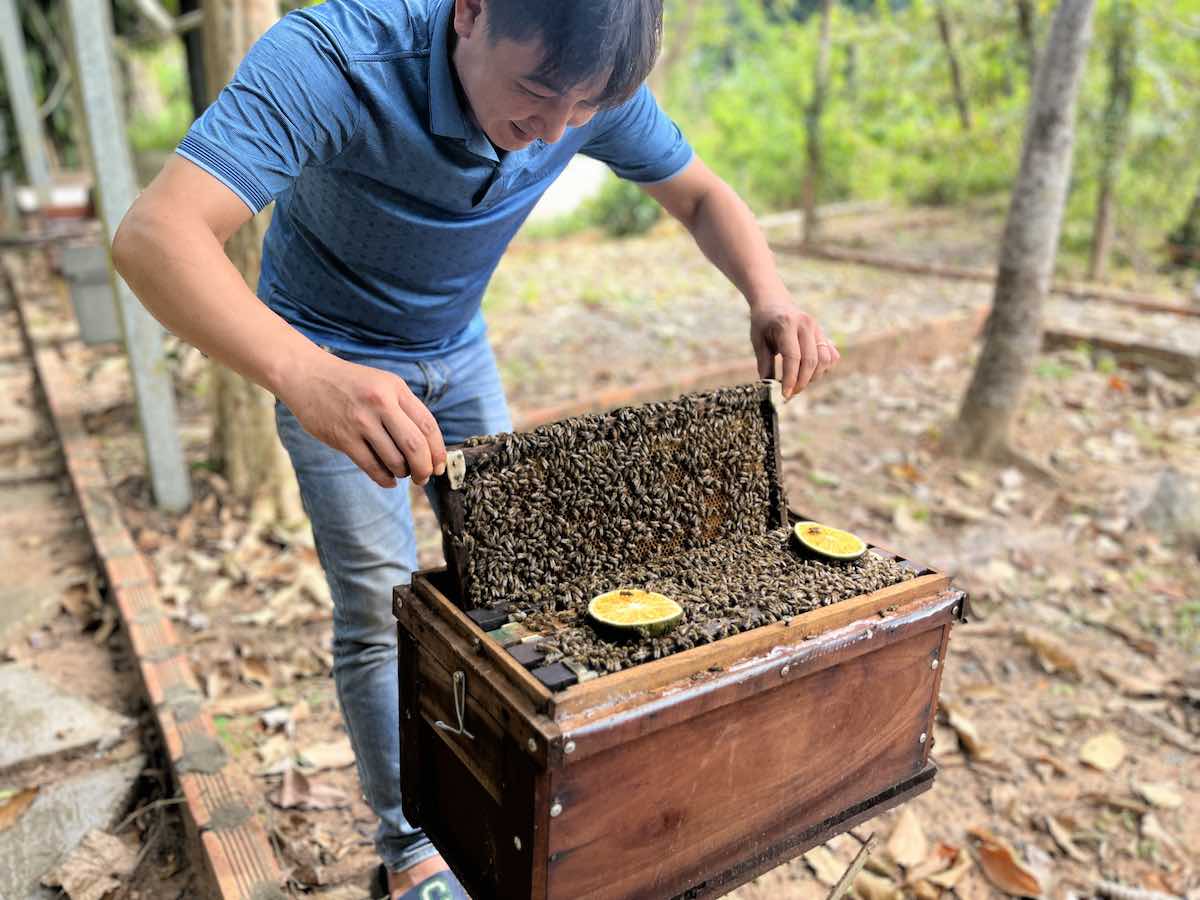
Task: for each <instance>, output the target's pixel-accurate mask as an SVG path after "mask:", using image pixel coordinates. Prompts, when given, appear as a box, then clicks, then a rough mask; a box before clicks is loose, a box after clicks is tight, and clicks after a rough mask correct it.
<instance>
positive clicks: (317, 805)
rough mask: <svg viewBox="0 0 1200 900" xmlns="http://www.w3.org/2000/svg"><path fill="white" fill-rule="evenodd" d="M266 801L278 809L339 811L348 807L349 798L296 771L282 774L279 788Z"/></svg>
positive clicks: (330, 786) (329, 786)
mask: <svg viewBox="0 0 1200 900" xmlns="http://www.w3.org/2000/svg"><path fill="white" fill-rule="evenodd" d="M268 799H270V801H271V802H272V803H274V804H275V805H276V806H278V807H279V808H280V809H307V810H318V809H341V808H343V807H346V806H349V805H350V798H349V797H347V796H346V793H345V792H344V791H342V790H340V789H339V788H336V787H334V786H333V785H329V784H322V783H321V782H318V781H313V780H312V779H310V778H308V777H307V776H305V775H304V773H302V772H300V771H299V770H298V769H288V770H287V771H286V772H284V773H283V781H282V782H281V783H280V785H279V788H278V789H277V790H275V791H273V792H271V794H270V795H268Z"/></svg>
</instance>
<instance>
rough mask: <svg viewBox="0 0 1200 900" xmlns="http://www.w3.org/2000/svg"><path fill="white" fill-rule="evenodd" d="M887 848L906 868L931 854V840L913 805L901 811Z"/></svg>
mask: <svg viewBox="0 0 1200 900" xmlns="http://www.w3.org/2000/svg"><path fill="white" fill-rule="evenodd" d="M887 850H888V852H889V853H890V854H891V855H892V859H894V860H895V861H896V862H898V863H899V864H900V865H902V866H904V867H905V868H906V869H907V868H911V867H912V866H915V865H917V864H918V863H920V862H924V860H925V857H926V856H928V855H929V841H928V840H927V839H926V837H925V832H924V830H922V828H921V822H920V820H919V819H918V818H917V814H916V813H915V812H914V811H913V809H912V807H910V806H906V807H904V809H902V810H901V811H900V815H899V816H898V817H897V819H896V825H895V827H894V828H893V829H892V835H891V837H889V838H888V842H887Z"/></svg>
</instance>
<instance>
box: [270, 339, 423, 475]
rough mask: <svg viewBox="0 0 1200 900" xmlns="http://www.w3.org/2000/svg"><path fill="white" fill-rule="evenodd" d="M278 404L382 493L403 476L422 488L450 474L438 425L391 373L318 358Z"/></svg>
mask: <svg viewBox="0 0 1200 900" xmlns="http://www.w3.org/2000/svg"><path fill="white" fill-rule="evenodd" d="M279 399H280V400H281V401H283V403H285V404H286V405H287V407H288V408H289V409H290V410H291V411H292V413H293V415H295V416H296V418H297V419H298V420H299V422H300V424H301V425H302V426H303V427H304V430H305V431H307V432H308V433H309V434H311V435H312V436H313V437H315V438H316V439H317V440H319V441H321V442H322V443H325V444H328V445H329V446H330V447H333V448H334V449H335V450H340V451H342V452H343V453H345V454H346V455H347V456H349V457H350V459H352V460H353V461H354V464H355V465H357V466H358V467H359V468H360V469H362V470H363V471H364V472H366V473H367V474H368V475H369V476H370V477H371V480H372V481H374V482H375V483H376V484H378V485H379V486H380V487H385V488H390V487H395V486H396V479H397V478H404V477H405V476H411V477H412V479H413V481H415V482H416V483H417V484H421V485H423V484H425V483H426V482H427V481H428V480H429V477H430V475H441V474H442V473H444V472H445V471H446V445H445V443H444V442H443V440H442V432H441V430H440V429H439V428H438V425H437V421H436V420H435V419H434V417H433V414H432V413H431V412H430V411H429V410H428V409H427V408H426V407H425V404H423V403H422V402H421V401H420V400H418V399H417V398H416V396H415V395H414V394H413V392H412V391H411V390H409V387H408V385H407V384H405V382H404V379H402V378H400V377H399V376H397V375H393V374H392V373H391V372H385V371H382V370H380V369H373V368H371V367H370V366H360V365H357V364H356V363H351V362H346V361H345V360H341V359H338V358H337V357H336V356H333V355H331V354H328V353H324V352H319V355H318V356H315V357H309V358H306V359H305V365H304V366H303V372H301V373H298V374H297V376H296V377H294V378H293V379H289V380H288V384H286V385H285V386H284V387H283V388H282V389H281V390H280V392H279Z"/></svg>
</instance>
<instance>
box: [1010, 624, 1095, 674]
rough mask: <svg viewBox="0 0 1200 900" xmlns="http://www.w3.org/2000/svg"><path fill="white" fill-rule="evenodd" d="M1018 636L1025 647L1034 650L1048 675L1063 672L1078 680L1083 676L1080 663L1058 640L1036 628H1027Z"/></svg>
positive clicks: (1019, 632)
mask: <svg viewBox="0 0 1200 900" xmlns="http://www.w3.org/2000/svg"><path fill="white" fill-rule="evenodd" d="M1017 634H1018V636H1019V637H1020V639H1021V641H1022V642H1023V643H1024V644H1025V646H1027V647H1029V648H1030V649H1031V650H1033V652H1034V655H1035V656H1036V657H1037V661H1038V663H1039V664H1040V665H1041V667H1042V669H1043V670H1044V671H1045V672H1046V673H1048V674H1050V675H1053V674H1055V673H1057V672H1063V673H1066V674H1068V675H1072V676H1074V677H1076V678H1078V677H1080V675H1081V674H1082V673H1081V670H1080V666H1079V662H1078V661H1077V660H1076V659H1075V657H1074V656H1073V655H1071V652H1070V651H1069V650H1068V649H1067V646H1066V644H1064V643H1063V642H1062V641H1060V640H1059V639H1058V638H1056V637H1054V636H1052V635H1050V634H1048V633H1047V632H1045V631H1042V630H1039V629H1036V628H1025V629H1022V630H1020V631H1018V632H1017Z"/></svg>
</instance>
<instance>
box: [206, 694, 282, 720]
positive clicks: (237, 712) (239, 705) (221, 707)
mask: <svg viewBox="0 0 1200 900" xmlns="http://www.w3.org/2000/svg"><path fill="white" fill-rule="evenodd" d="M273 706H275V694H274V693H273V692H272V691H268V690H260V691H253V692H252V693H249V694H238V695H236V696H232V697H222V698H221V699H220V700H215V701H213V702H212V703H210V704H209V706H208V711H209V712H210V713H211V714H212V715H214V716H246V715H250V714H251V713H256V712H260V711H262V710H264V709H270V708H271V707H273Z"/></svg>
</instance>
